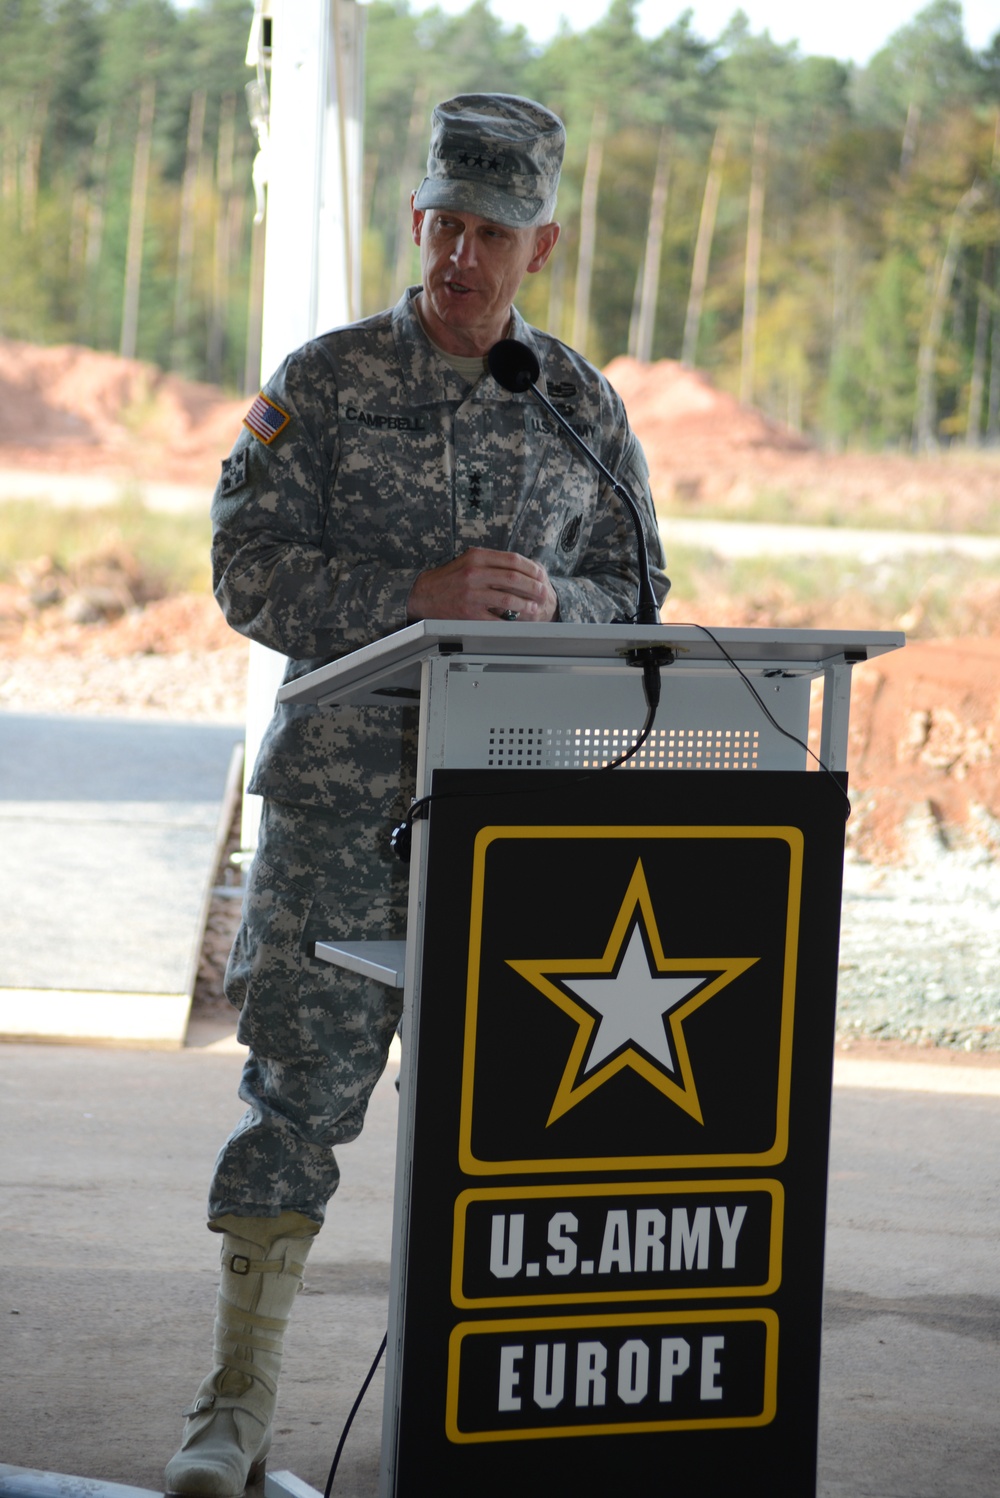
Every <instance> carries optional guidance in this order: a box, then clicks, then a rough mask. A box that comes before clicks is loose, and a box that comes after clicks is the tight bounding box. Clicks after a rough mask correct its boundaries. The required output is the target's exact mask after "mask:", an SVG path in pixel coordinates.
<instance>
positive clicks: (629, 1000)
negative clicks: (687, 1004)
mask: <svg viewBox="0 0 1000 1498" xmlns="http://www.w3.org/2000/svg"><path fill="white" fill-rule="evenodd" d="M563 982H564V984H565V985H566V987H567V988H568V989H570V991H571V992H572V993H575V994H576V995H577V997H578V998H581V999H582V1000H583V1002H584V1003H585V1004H586V1005H587V1007H588V1009H592V1010H593V1011H594V1012H595V1013H596V1014H599V1015H600V1016H601V1018H600V1022H599V1024H598V1026H597V1029H596V1030H595V1031H594V1036H593V1041H592V1044H591V1047H590V1052H589V1055H588V1057H587V1063H586V1070H587V1071H588V1072H590V1071H593V1069H594V1067H595V1066H597V1065H598V1064H599V1063H600V1062H602V1061H604V1060H606V1059H607V1057H608V1056H611V1055H612V1054H613V1053H614V1052H615V1051H617V1050H619V1049H620V1048H621V1047H622V1046H623V1045H629V1044H634V1045H636V1046H638V1047H639V1048H640V1050H642V1051H645V1053H646V1055H647V1056H651V1057H652V1058H653V1060H654V1061H658V1062H659V1063H660V1065H661V1066H662V1067H664V1068H665V1069H666V1070H667V1071H669V1072H676V1070H677V1068H676V1065H675V1062H674V1056H673V1051H672V1050H671V1047H670V1041H669V1039H668V1038H667V1031H666V1026H665V1025H664V1023H663V1016H664V1015H665V1014H668V1013H669V1011H670V1010H671V1009H676V1008H677V1005H678V1004H680V1003H682V1002H683V1001H684V1000H685V999H686V998H687V997H688V995H689V994H692V993H694V991H695V989H697V988H700V987H701V986H702V984H703V983H704V982H705V978H704V975H703V974H697V975H687V976H685V977H677V978H668V977H665V976H664V975H663V974H662V973H658V972H656V971H654V970H653V969H651V968H650V966H649V959H648V958H647V956H646V948H645V946H644V945H643V940H642V937H641V935H640V933H639V927H638V925H636V926H634V927H633V928H632V935H631V936H630V937H629V943H628V947H627V948H626V950H625V955H624V956H623V958H622V960H621V963H620V965H619V968H618V971H617V973H615V974H614V975H613V976H611V975H609V976H608V977H606V978H575V979H573V980H572V981H570V979H568V978H565V977H564V978H563Z"/></svg>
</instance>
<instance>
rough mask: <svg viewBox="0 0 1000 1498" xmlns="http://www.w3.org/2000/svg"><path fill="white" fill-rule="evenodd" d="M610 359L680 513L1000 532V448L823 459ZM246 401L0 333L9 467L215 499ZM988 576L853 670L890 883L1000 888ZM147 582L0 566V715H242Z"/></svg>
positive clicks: (240, 685)
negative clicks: (170, 487) (947, 873)
mask: <svg viewBox="0 0 1000 1498" xmlns="http://www.w3.org/2000/svg"><path fill="white" fill-rule="evenodd" d="M608 374H609V377H610V378H611V379H612V381H613V383H614V384H615V385H616V387H617V388H618V390H619V391H620V392H621V394H622V396H623V398H624V400H625V402H626V405H627V407H628V410H629V414H630V418H631V420H632V423H633V425H634V427H635V429H636V431H637V433H638V434H639V436H640V438H641V440H642V443H643V446H644V448H645V451H646V453H647V456H648V459H649V463H650V469H651V473H652V483H653V491H654V494H655V495H656V496H657V499H658V502H664V503H666V504H668V505H669V506H670V507H671V508H672V510H673V511H674V512H675V513H676V512H677V511H678V510H681V511H683V513H685V514H689V515H691V516H697V515H698V513H699V510H701V509H703V508H707V507H708V506H710V505H712V504H717V503H719V502H720V501H721V502H724V503H725V504H726V505H727V506H728V509H729V511H730V512H732V511H733V510H734V509H736V510H738V509H739V506H740V504H741V503H743V502H744V501H745V502H746V504H747V505H748V506H749V504H750V501H751V500H752V498H753V496H754V495H755V494H759V493H760V492H762V491H764V490H766V491H768V492H770V493H773V494H780V495H783V496H785V497H786V500H787V505H788V511H789V513H788V519H789V520H795V521H797V522H802V521H816V522H822V521H824V520H826V521H828V520H829V518H830V516H831V514H835V515H836V517H837V520H838V522H839V523H840V524H842V525H850V524H852V522H853V519H854V517H855V516H856V515H860V514H861V513H862V512H864V511H866V510H868V509H870V508H871V507H872V506H875V507H877V510H878V514H879V516H880V518H881V521H882V523H883V524H885V525H887V526H891V525H892V523H893V520H894V518H895V519H897V520H898V522H899V523H900V524H901V525H903V524H906V525H912V523H913V521H914V518H915V514H916V515H917V517H918V518H919V520H920V521H921V522H922V523H923V524H924V525H926V527H927V528H928V529H935V530H950V531H953V532H956V533H968V532H977V531H986V530H990V529H991V528H995V525H996V515H997V504H998V493H1000V457H998V456H997V455H995V454H994V455H992V456H985V455H982V456H980V457H978V458H976V459H973V458H971V457H967V456H964V455H963V456H949V455H941V456H938V457H934V458H921V459H920V460H917V459H914V458H911V457H905V456H901V455H900V456H893V455H890V456H873V455H857V454H856V455H840V456H837V455H830V454H825V453H821V452H819V451H817V450H816V449H815V448H814V447H812V446H811V445H810V444H809V443H808V442H806V441H805V440H804V439H803V438H802V437H800V436H798V435H797V434H795V433H794V432H792V431H790V430H788V429H787V428H783V427H780V426H778V425H776V424H775V423H773V422H771V421H769V420H767V419H766V418H765V417H763V416H762V415H761V414H760V413H758V412H756V411H754V410H750V409H747V408H745V407H742V406H740V405H739V404H738V402H736V401H735V400H734V399H732V397H730V396H727V395H725V394H724V393H722V392H720V391H718V390H715V389H714V388H713V387H712V386H711V384H710V383H709V381H708V380H707V379H705V378H704V377H703V376H701V375H700V374H698V373H696V372H693V371H690V370H687V369H684V368H683V367H682V366H680V365H679V364H677V363H675V362H673V361H661V362H660V363H657V364H654V365H650V366H643V365H639V364H637V363H636V362H635V361H634V360H627V359H617V360H615V361H614V363H613V364H612V365H611V366H609V369H608ZM246 405H247V402H246V401H245V400H233V399H232V398H231V397H229V396H227V395H226V394H225V393H224V392H221V391H219V390H217V389H215V388H213V387H210V386H205V385H197V384H192V383H190V382H185V381H183V380H181V379H179V378H178V377H176V376H172V375H164V374H161V373H160V372H159V371H157V370H155V369H153V368H152V367H151V366H149V365H145V364H141V363H139V362H137V361H130V360H121V359H117V358H115V357H113V356H112V355H107V354H99V353H94V352H92V351H90V350H86V349H82V348H77V347H61V348H36V347H34V346H32V345H28V344H23V343H15V342H12V341H10V340H3V339H0V470H7V471H8V472H9V471H15V472H16V471H21V472H24V473H32V474H35V475H38V474H43V473H44V474H62V475H67V474H75V475H95V474H102V475H106V476H108V477H111V478H114V479H116V480H118V481H120V482H122V483H123V484H127V483H130V482H134V483H141V482H143V481H152V480H156V481H159V482H161V483H172V484H183V485H189V486H195V487H203V488H204V492H205V503H206V504H207V503H208V498H209V495H210V493H211V490H212V488H213V487H214V483H215V479H216V475H217V473H218V466H219V461H220V458H221V457H222V456H224V455H225V454H226V452H228V450H229V447H230V446H231V443H232V440H233V437H234V435H235V433H236V432H237V431H238V429H239V425H240V421H241V419H242V416H243V414H244V411H245V409H246ZM817 534H819V533H817ZM996 591H997V590H996V589H994V590H989V589H987V590H986V592H984V594H983V597H982V607H981V609H980V610H979V612H978V614H977V615H976V620H975V627H974V628H972V629H970V632H969V634H968V636H963V637H962V638H960V639H922V640H918V641H915V642H911V643H910V644H909V645H908V646H907V648H906V649H905V650H901V651H896V652H893V653H892V654H890V655H887V656H884V657H881V658H879V659H877V660H874V661H871V662H868V663H867V664H866V665H865V666H864V667H862V668H861V669H859V670H857V671H856V672H855V683H854V695H853V703H852V714H851V745H850V757H849V763H850V766H851V795H852V801H853V805H854V813H853V816H852V818H851V821H850V823H849V828H848V845H849V849H850V851H851V854H852V856H853V857H854V858H855V859H856V860H858V861H860V862H861V863H862V864H864V865H866V866H869V867H870V868H873V869H878V870H882V871H883V873H882V875H880V877H883V878H885V877H889V876H890V874H891V871H892V870H893V869H896V870H901V869H904V868H905V867H906V866H908V865H912V864H913V862H914V860H918V861H920V862H921V865H922V866H923V865H925V864H926V863H927V860H928V859H930V860H931V862H932V863H933V862H934V859H935V858H936V857H938V856H940V859H942V860H945V861H946V862H947V861H949V860H951V861H952V862H953V861H954V860H955V859H956V858H957V859H959V860H961V862H962V867H963V869H969V868H972V867H979V868H981V869H982V870H984V871H988V879H987V883H989V885H990V889H991V890H992V889H993V887H994V886H993V883H992V881H993V880H994V878H995V874H996V869H997V863H998V858H997V855H998V852H1000V776H998V774H997V757H998V750H1000V598H997V597H994V592H996ZM154 594H155V589H154V588H152V587H151V585H150V583H149V579H148V578H146V577H144V576H143V575H142V573H141V570H140V569H138V568H137V567H136V564H135V562H134V559H132V558H130V557H129V556H128V555H122V554H112V555H109V554H107V553H104V554H102V555H101V556H99V557H95V558H92V559H90V560H89V561H88V559H81V562H80V564H79V566H78V567H77V569H76V571H75V573H74V575H73V576H72V577H68V576H65V575H58V574H57V572H56V571H55V570H54V569H53V567H52V564H51V562H50V561H49V560H48V559H46V558H39V559H37V560H36V561H34V562H33V563H32V564H31V565H30V566H29V567H26V568H25V567H22V568H21V569H20V570H19V572H18V573H17V575H15V576H7V577H4V573H3V570H2V569H0V709H6V710H7V711H21V712H80V713H110V714H116V715H123V714H124V715H131V714H136V713H140V714H155V715H163V716H174V717H185V718H200V719H215V720H230V721H239V720H240V719H241V718H242V715H243V711H244V692H245V674H246V652H247V646H246V642H245V641H244V640H242V639H241V638H240V637H239V636H237V635H235V634H234V633H233V632H232V631H231V630H229V628H228V626H227V625H226V624H225V623H224V621H223V620H222V617H221V615H220V614H219V612H218V609H217V608H216V606H215V604H214V601H213V600H212V599H211V598H209V597H207V596H203V595H197V594H186V595H183V596H173V597H157V596H153V595H154ZM701 610H702V614H703V617H704V622H706V623H709V624H717V625H738V624H752V625H755V626H762V625H764V626H773V627H780V626H784V625H792V624H794V625H799V624H802V623H805V622H809V623H812V622H818V621H819V620H821V621H822V622H823V623H825V624H826V625H827V626H828V627H838V628H844V627H851V626H852V625H857V626H858V627H868V626H869V625H872V626H873V627H879V628H898V627H899V621H898V620H895V619H885V618H881V617H880V614H879V600H878V599H877V598H873V599H871V600H870V612H869V615H868V617H866V618H865V619H863V620H858V619H857V618H856V616H852V617H851V618H844V617H842V614H841V610H840V609H839V608H838V600H836V599H830V600H829V607H828V609H827V610H826V611H825V612H824V610H823V608H822V604H820V605H818V606H816V607H814V609H813V611H812V613H813V615H814V617H813V618H810V619H809V620H804V619H803V618H802V615H801V611H798V612H797V613H796V612H791V611H790V612H788V613H783V612H782V610H781V608H780V607H778V608H776V609H775V610H774V611H773V612H772V613H771V615H770V616H769V617H761V614H760V611H759V609H757V608H755V607H747V606H746V605H743V606H742V607H739V608H737V607H734V605H733V603H732V601H731V600H727V599H726V598H724V597H719V598H718V599H713V600H712V612H711V617H709V614H708V611H707V609H706V608H705V603H704V600H702V601H701ZM664 617H665V618H666V619H667V620H668V621H669V620H670V619H675V620H680V619H688V618H690V617H691V603H690V600H688V601H685V600H684V599H682V598H678V599H673V598H672V599H671V600H669V601H668V606H667V609H666V610H665V614H664ZM963 877H965V876H963ZM983 877H984V878H987V874H986V873H985V872H984V875H983ZM980 882H982V881H980ZM993 898H994V896H993V894H990V895H989V898H988V908H989V909H990V910H992V918H991V919H992V923H993V925H994V927H995V926H996V924H997V910H996V907H995V905H993V904H990V903H989V901H992V900H993ZM994 971H995V970H994ZM990 987H991V988H992V985H990ZM992 1003H993V1000H992V994H991V996H990V1004H991V1005H992ZM992 1013H993V1011H992V1009H991V1012H990V1015H989V1017H988V1018H986V1019H984V1020H983V1021H982V1023H981V1024H980V1033H981V1034H983V1035H984V1036H985V1038H981V1039H980V1040H979V1041H978V1042H977V1043H976V1044H977V1045H978V1046H982V1045H984V1044H985V1045H986V1046H987V1047H1000V1031H998V1030H997V1027H996V1025H995V1024H994V1023H993V1018H992ZM984 1025H985V1027H986V1031H988V1032H989V1033H988V1035H986V1034H985V1032H984V1031H983V1026H984ZM887 1033H892V1032H891V1027H890V1030H889V1031H888V1032H887ZM939 1038H940V1037H939Z"/></svg>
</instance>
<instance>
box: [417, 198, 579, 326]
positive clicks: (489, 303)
mask: <svg viewBox="0 0 1000 1498" xmlns="http://www.w3.org/2000/svg"><path fill="white" fill-rule="evenodd" d="M413 238H414V241H415V243H416V244H418V245H419V246H420V271H421V280H422V282H423V291H422V292H421V295H420V312H421V316H422V317H423V320H424V326H425V327H426V329H427V331H428V333H429V334H430V336H431V338H433V340H434V342H435V343H437V344H438V345H439V346H440V347H441V348H443V349H446V350H447V351H448V352H449V353H452V354H468V355H472V354H485V353H487V352H488V351H489V349H491V348H492V347H493V345H494V343H496V341H497V339H498V338H503V337H504V336H505V335H506V332H507V325H508V322H509V320H510V309H511V305H512V303H513V301H514V298H515V296H516V295H517V289H518V287H519V286H520V284H521V282H522V280H523V279H524V277H525V275H532V274H534V273H535V272H536V271H540V270H541V268H542V266H543V265H544V264H545V262H546V260H548V258H549V256H550V254H551V253H552V250H553V248H554V246H555V242H556V240H557V239H558V238H559V225H558V224H545V225H544V226H543V227H541V228H538V229H512V228H509V227H508V226H506V225H505V224H496V223H494V222H493V221H492V220H491V219H485V218H479V217H478V216H477V215H476V214H474V213H465V212H464V211H462V210H459V209H445V208H428V209H427V210H426V211H423V210H421V209H419V208H414V209H413Z"/></svg>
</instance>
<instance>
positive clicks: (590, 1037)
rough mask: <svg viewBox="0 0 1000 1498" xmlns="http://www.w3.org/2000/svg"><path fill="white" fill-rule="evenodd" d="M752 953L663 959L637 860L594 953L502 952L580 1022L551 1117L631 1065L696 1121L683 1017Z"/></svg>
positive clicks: (743, 965) (741, 968)
mask: <svg viewBox="0 0 1000 1498" xmlns="http://www.w3.org/2000/svg"><path fill="white" fill-rule="evenodd" d="M757 960H758V959H757V958H756V957H704V956H694V957H682V958H678V957H667V956H666V955H665V953H664V951H663V945H662V942H661V939H660V933H659V929H658V926H657V922H656V916H655V913H654V910H653V904H652V900H651V897H650V893H649V887H648V884H647V882H646V876H645V872H644V870H643V867H642V862H641V860H640V861H639V862H638V863H637V864H636V867H635V871H634V873H633V875H632V878H631V880H630V882H629V885H628V889H627V890H626V892H625V898H624V899H623V901H622V904H621V908H620V910H619V912H618V916H617V918H616V920H615V922H614V926H613V928H612V932H611V935H610V937H609V939H608V943H607V946H606V948H605V950H604V953H603V955H602V956H601V957H600V958H597V959H580V958H569V959H564V958H556V959H552V960H545V959H541V960H536V959H508V963H509V966H510V967H512V968H514V970H515V971H516V972H518V973H520V974H521V976H522V977H524V978H526V979H527V980H528V982H529V983H531V984H532V985H533V986H534V987H535V988H537V989H538V990H539V992H540V993H542V994H544V995H545V997H546V998H547V999H550V1000H551V1001H552V1002H553V1003H554V1004H557V1005H558V1006H559V1008H560V1009H562V1010H563V1011H564V1012H565V1013H566V1014H568V1015H569V1016H570V1017H571V1018H572V1019H574V1020H575V1021H576V1023H577V1025H578V1030H577V1034H576V1037H575V1039H574V1041H573V1045H572V1047H571V1050H570V1054H569V1058H568V1060H567V1063H566V1067H565V1070H564V1072H563V1075H562V1079H561V1081H560V1083H559V1087H558V1089H557V1092H556V1096H555V1099H554V1101H553V1103H552V1108H551V1110H550V1113H549V1117H548V1123H549V1124H552V1123H554V1122H555V1121H556V1119H558V1118H561V1117H562V1116H563V1114H565V1113H567V1112H568V1111H569V1110H570V1109H571V1108H573V1107H576V1106H577V1105H578V1104H579V1103H581V1102H582V1101H583V1100H584V1098H587V1097H590V1096H591V1095H592V1094H593V1093H594V1092H595V1091H596V1090H597V1089H598V1088H599V1087H601V1086H602V1085H603V1084H604V1083H605V1082H606V1081H607V1080H608V1079H609V1077H612V1076H614V1075H615V1074H616V1073H618V1072H620V1071H621V1070H622V1069H623V1068H625V1067H628V1068H630V1069H631V1070H632V1071H633V1072H636V1073H637V1074H638V1075H639V1076H640V1077H642V1078H644V1079H645V1081H647V1082H648V1083H650V1084H651V1085H652V1086H653V1087H655V1088H657V1089H658V1091H660V1092H662V1093H663V1094H664V1096H665V1097H667V1098H669V1099H670V1100H671V1101H672V1102H674V1103H676V1104H677V1105H678V1106H679V1107H681V1108H682V1109H683V1110H684V1111H685V1112H686V1113H688V1114H689V1115H690V1116H691V1117H692V1118H694V1119H696V1120H697V1121H698V1122H699V1123H702V1122H703V1121H704V1120H703V1118H702V1112H701V1105H700V1103H699V1101H698V1093H697V1088H696V1085H695V1078H694V1074H693V1071H692V1068H691V1062H690V1059H689V1056H688V1048H687V1042H686V1040H685V1036H684V1029H683V1025H684V1021H685V1020H686V1019H687V1017H688V1016H689V1015H690V1014H692V1013H693V1012H694V1010H696V1009H698V1008H700V1007H701V1005H702V1004H704V1003H707V1002H708V1000H709V999H711V998H712V997H713V996H714V995H715V994H717V993H718V992H719V991H720V989H722V988H725V987H726V986H727V985H728V984H729V983H732V982H733V980H734V979H736V978H738V977H739V976H740V974H742V973H744V972H746V970H747V968H749V967H752V966H753V964H754V963H755V962H756V961H757Z"/></svg>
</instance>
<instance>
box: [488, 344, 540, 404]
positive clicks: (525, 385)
mask: <svg viewBox="0 0 1000 1498" xmlns="http://www.w3.org/2000/svg"><path fill="white" fill-rule="evenodd" d="M486 362H487V364H488V365H489V367H490V374H491V375H492V376H493V378H494V379H495V380H496V382H497V384H498V385H502V386H503V388H504V389H505V390H511V391H513V393H514V394H515V395H523V394H524V392H525V391H526V390H528V389H530V388H531V386H532V385H533V384H534V383H535V381H536V380H537V379H538V376H539V375H540V374H541V369H540V367H539V363H538V360H537V359H536V358H535V356H534V354H533V353H532V351H531V349H530V348H529V347H528V345H527V344H526V343H518V341H517V339H516V338H501V340H500V342H499V343H495V344H494V345H493V347H492V348H491V349H490V351H489V353H488V354H487V356H486Z"/></svg>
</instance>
